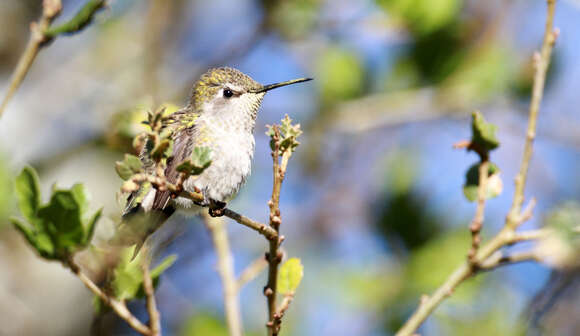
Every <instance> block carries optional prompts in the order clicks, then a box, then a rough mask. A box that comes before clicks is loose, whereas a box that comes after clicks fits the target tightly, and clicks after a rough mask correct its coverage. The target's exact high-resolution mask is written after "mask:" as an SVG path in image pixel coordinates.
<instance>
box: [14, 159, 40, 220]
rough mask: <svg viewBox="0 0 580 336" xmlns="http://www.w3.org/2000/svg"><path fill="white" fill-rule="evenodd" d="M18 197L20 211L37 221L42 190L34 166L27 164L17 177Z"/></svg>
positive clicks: (26, 216) (27, 217)
mask: <svg viewBox="0 0 580 336" xmlns="http://www.w3.org/2000/svg"><path fill="white" fill-rule="evenodd" d="M14 184H15V189H16V197H17V198H18V207H19V208H20V212H21V213H22V215H23V216H24V218H26V219H27V220H28V221H30V222H31V223H33V224H34V223H35V220H36V212H37V211H38V207H39V206H40V190H39V187H38V185H39V183H38V174H36V171H35V170H34V168H32V167H29V166H26V167H24V168H23V169H22V172H20V175H18V176H17V177H16V181H15V183H14Z"/></svg>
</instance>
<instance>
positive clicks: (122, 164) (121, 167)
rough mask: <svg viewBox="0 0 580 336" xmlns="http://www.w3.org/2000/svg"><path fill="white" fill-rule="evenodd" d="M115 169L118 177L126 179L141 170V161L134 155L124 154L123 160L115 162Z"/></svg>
mask: <svg viewBox="0 0 580 336" xmlns="http://www.w3.org/2000/svg"><path fill="white" fill-rule="evenodd" d="M115 170H116V171H117V174H118V175H119V177H120V178H122V179H123V180H128V179H129V178H131V176H133V175H134V174H138V173H140V172H142V170H143V163H142V162H141V160H140V159H139V158H138V157H136V156H135V155H131V154H125V158H124V159H123V161H117V162H115Z"/></svg>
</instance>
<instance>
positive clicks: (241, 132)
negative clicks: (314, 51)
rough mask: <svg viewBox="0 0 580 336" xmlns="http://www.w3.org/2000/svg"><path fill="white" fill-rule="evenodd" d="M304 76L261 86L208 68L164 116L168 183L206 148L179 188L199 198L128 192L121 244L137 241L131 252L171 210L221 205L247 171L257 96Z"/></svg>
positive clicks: (229, 70) (152, 191)
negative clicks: (200, 165) (204, 163)
mask: <svg viewBox="0 0 580 336" xmlns="http://www.w3.org/2000/svg"><path fill="white" fill-rule="evenodd" d="M309 80H312V78H298V79H293V80H289V81H285V82H280V83H274V84H268V85H262V84H260V83H258V82H256V81H255V80H253V79H252V78H251V77H250V76H248V75H246V74H244V73H242V72H241V71H239V70H236V69H233V68H229V67H221V68H213V69H210V70H208V71H207V72H206V73H204V74H203V75H201V77H200V78H199V80H198V81H197V82H196V83H195V85H194V87H193V89H192V91H191V95H190V98H189V101H188V103H187V105H186V106H185V107H183V108H182V109H180V110H178V111H176V112H174V113H173V114H171V115H170V116H169V118H167V125H166V127H169V128H170V129H171V130H172V133H171V136H170V137H171V139H172V140H173V153H172V154H171V156H170V157H169V158H168V159H167V164H166V168H165V172H164V173H165V177H166V178H167V180H168V182H170V183H176V181H177V179H178V176H179V172H178V171H177V169H176V168H177V166H179V164H180V163H181V162H183V161H184V160H187V159H188V158H189V157H190V156H191V154H192V151H193V149H194V148H195V147H198V146H206V147H208V148H210V150H211V154H210V156H211V164H210V166H209V167H208V168H206V169H205V170H204V171H203V172H202V173H201V174H200V175H197V176H191V177H189V178H188V179H186V180H185V181H184V182H183V188H184V189H185V190H187V191H191V192H194V191H196V190H197V191H201V193H202V195H203V197H204V202H202V203H201V204H196V203H194V202H193V201H192V200H190V199H188V198H184V197H172V195H171V192H169V191H159V190H156V189H154V188H150V189H149V190H148V191H146V194H145V195H143V191H142V190H139V191H136V192H133V193H132V194H131V195H130V196H129V198H128V202H127V206H126V208H125V211H124V214H123V223H122V224H121V226H120V227H119V231H120V232H119V233H120V235H121V236H125V237H122V238H121V239H122V240H124V241H125V244H126V243H127V242H129V243H131V244H136V245H137V247H136V249H135V252H134V256H136V255H137V253H138V251H139V249H140V248H141V246H142V245H143V244H144V242H145V240H146V239H147V237H149V236H150V235H151V234H152V233H153V232H155V231H156V230H157V229H158V228H159V227H160V226H161V225H162V224H163V223H164V222H165V221H166V220H167V219H168V218H169V217H170V216H171V215H172V214H173V213H174V212H175V211H177V210H180V211H181V212H184V213H185V214H186V215H187V214H189V215H194V214H198V213H199V212H200V211H201V209H202V207H203V206H209V208H210V214H211V211H212V210H213V209H223V208H224V207H225V206H226V203H227V202H228V201H230V200H231V199H232V198H233V197H234V196H235V195H236V194H237V193H238V191H239V190H240V188H241V187H242V186H243V184H244V183H245V181H246V179H247V178H248V176H249V175H250V173H251V170H252V159H253V156H254V147H255V139H254V128H255V124H256V117H257V115H258V110H259V108H260V105H261V103H262V99H263V98H264V96H265V95H266V93H267V92H268V91H270V90H273V89H276V88H279V87H283V86H287V85H291V84H296V83H301V82H306V81H309ZM144 147H146V146H144ZM145 154H146V153H141V160H142V162H143V164H144V166H145V167H147V166H151V162H150V159H148V158H147V156H146V155H145ZM138 195H141V196H139V197H137V196H138ZM137 214H139V216H136V215H137ZM135 218H138V220H134V219H135ZM135 226H137V227H135ZM119 233H118V236H119Z"/></svg>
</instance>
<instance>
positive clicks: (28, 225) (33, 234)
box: [10, 167, 102, 261]
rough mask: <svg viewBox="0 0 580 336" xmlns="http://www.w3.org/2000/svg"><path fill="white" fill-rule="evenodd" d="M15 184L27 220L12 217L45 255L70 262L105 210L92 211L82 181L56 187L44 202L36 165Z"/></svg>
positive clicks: (20, 229)
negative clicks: (67, 187) (61, 187)
mask: <svg viewBox="0 0 580 336" xmlns="http://www.w3.org/2000/svg"><path fill="white" fill-rule="evenodd" d="M15 186H16V196H17V199H18V205H19V208H20V212H21V213H22V216H23V217H24V219H25V220H21V219H19V218H11V219H10V220H11V222H12V223H13V224H14V226H15V227H16V229H18V231H20V233H22V235H23V236H24V237H25V238H26V240H27V241H28V242H29V243H30V245H32V247H33V248H34V249H35V250H36V251H37V252H38V254H39V255H40V256H41V257H43V258H46V259H50V260H62V261H66V259H67V258H69V257H70V256H72V254H74V253H75V252H76V251H79V250H82V249H84V248H85V247H87V246H88V244H89V243H90V241H91V238H92V236H93V232H94V229H95V224H96V223H97V221H98V220H99V218H100V216H101V212H102V209H100V210H98V211H97V212H95V213H93V214H91V213H90V212H89V196H88V193H87V191H86V189H85V187H84V186H83V185H82V184H75V185H74V186H72V187H71V188H70V189H56V188H55V189H53V190H52V193H51V197H50V201H49V202H48V203H46V204H41V194H40V188H39V182H38V175H37V173H36V171H35V170H34V169H33V168H31V167H25V168H24V169H23V170H22V172H21V173H20V175H18V177H16V181H15Z"/></svg>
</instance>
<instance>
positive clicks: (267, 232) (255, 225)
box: [224, 208, 278, 240]
mask: <svg viewBox="0 0 580 336" xmlns="http://www.w3.org/2000/svg"><path fill="white" fill-rule="evenodd" d="M224 216H226V217H229V218H231V219H233V220H235V221H236V222H238V223H240V224H242V225H244V226H247V227H249V228H250V229H252V230H255V231H257V232H258V233H259V234H261V235H263V236H264V237H266V238H267V239H268V240H278V232H276V230H274V229H272V228H271V227H270V226H268V225H266V224H263V223H260V222H256V221H255V220H253V219H250V218H248V217H246V216H244V215H240V214H239V213H237V212H235V211H233V210H230V209H229V208H226V209H224Z"/></svg>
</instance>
